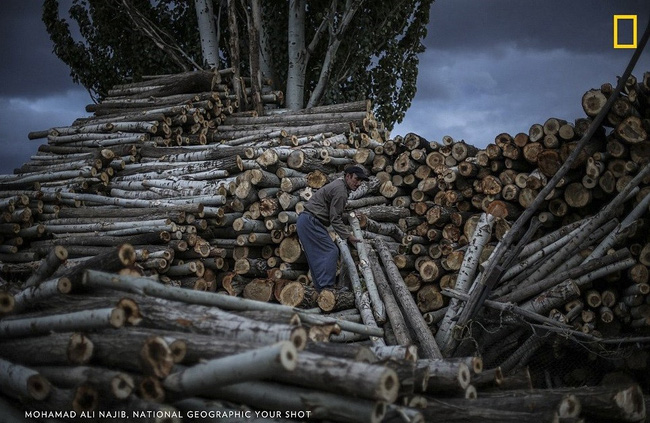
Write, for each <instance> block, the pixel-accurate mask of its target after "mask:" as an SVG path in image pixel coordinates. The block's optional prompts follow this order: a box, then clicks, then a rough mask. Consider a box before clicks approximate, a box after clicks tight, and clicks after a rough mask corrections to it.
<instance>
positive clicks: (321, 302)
mask: <svg viewBox="0 0 650 423" xmlns="http://www.w3.org/2000/svg"><path fill="white" fill-rule="evenodd" d="M316 302H317V303H318V307H319V308H320V309H321V310H323V311H324V312H326V313H331V312H335V311H340V310H347V309H350V308H353V307H354V293H352V292H351V291H343V290H335V289H330V288H325V289H323V290H322V291H321V292H320V293H319V294H318V298H317V300H316Z"/></svg>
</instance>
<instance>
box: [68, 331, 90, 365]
mask: <svg viewBox="0 0 650 423" xmlns="http://www.w3.org/2000/svg"><path fill="white" fill-rule="evenodd" d="M94 349H95V347H94V345H93V343H92V341H91V340H90V339H88V338H86V337H85V336H84V335H82V334H80V333H73V334H72V336H70V342H68V350H67V354H68V360H69V361H70V363H73V364H84V363H88V362H89V361H90V359H91V357H92V356H93V352H94Z"/></svg>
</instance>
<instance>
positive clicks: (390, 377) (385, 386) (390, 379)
mask: <svg viewBox="0 0 650 423" xmlns="http://www.w3.org/2000/svg"><path fill="white" fill-rule="evenodd" d="M377 390H378V391H379V392H377V395H378V398H382V399H383V400H384V401H386V402H388V403H393V402H395V400H396V399H397V394H398V392H399V378H398V376H397V373H396V372H395V370H392V369H386V371H385V372H384V373H383V374H382V376H381V379H380V383H379V384H378V386H377Z"/></svg>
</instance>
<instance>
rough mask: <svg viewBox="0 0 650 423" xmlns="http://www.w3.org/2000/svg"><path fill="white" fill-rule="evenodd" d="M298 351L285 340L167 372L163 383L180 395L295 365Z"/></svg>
mask: <svg viewBox="0 0 650 423" xmlns="http://www.w3.org/2000/svg"><path fill="white" fill-rule="evenodd" d="M297 358H298V352H297V350H296V347H295V346H294V345H293V344H292V343H291V342H288V341H284V342H279V343H277V344H275V345H271V346H266V347H262V348H258V349H255V350H251V351H247V352H244V353H240V354H235V355H231V356H228V357H223V358H217V359H214V360H210V361H207V362H205V363H200V364H196V365H194V366H192V367H190V368H187V369H185V370H181V371H179V372H175V373H172V374H170V375H169V376H167V377H166V378H165V379H164V381H163V386H164V387H165V388H167V389H169V390H172V391H175V392H178V393H180V394H181V395H183V396H192V395H194V394H199V393H206V392H212V391H213V390H214V389H215V388H221V387H223V386H227V385H231V384H234V383H241V382H246V381H250V380H259V379H265V378H268V377H271V376H273V375H275V374H277V373H278V372H286V371H291V370H293V369H295V368H296V364H297Z"/></svg>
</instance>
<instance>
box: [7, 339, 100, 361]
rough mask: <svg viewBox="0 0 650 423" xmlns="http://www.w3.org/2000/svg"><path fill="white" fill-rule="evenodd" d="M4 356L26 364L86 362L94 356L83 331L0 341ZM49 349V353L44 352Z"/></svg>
mask: <svg viewBox="0 0 650 423" xmlns="http://www.w3.org/2000/svg"><path fill="white" fill-rule="evenodd" d="M0 345H2V348H3V349H4V352H3V354H2V356H3V357H4V358H5V359H7V360H10V361H13V362H16V363H20V364H24V365H29V366H33V365H40V366H43V365H61V366H63V365H70V364H77V365H80V364H86V363H88V362H89V361H90V359H91V358H92V356H93V350H94V347H93V344H92V342H91V341H90V339H88V338H87V337H86V336H84V335H83V334H81V333H72V334H70V333H52V334H49V335H48V336H38V337H29V338H23V339H4V340H2V341H0ZM43 351H47V354H43Z"/></svg>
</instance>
